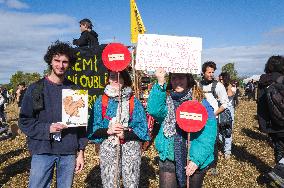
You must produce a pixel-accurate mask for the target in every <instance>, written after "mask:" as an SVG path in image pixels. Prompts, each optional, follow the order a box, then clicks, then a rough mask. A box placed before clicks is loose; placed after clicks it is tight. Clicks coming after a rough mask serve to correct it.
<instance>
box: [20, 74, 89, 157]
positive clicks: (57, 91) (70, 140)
mask: <svg viewBox="0 0 284 188" xmlns="http://www.w3.org/2000/svg"><path fill="white" fill-rule="evenodd" d="M35 88H36V83H33V84H31V85H30V86H29V87H28V89H27V91H26V93H25V96H24V98H23V103H22V108H21V112H20V119H19V127H20V129H21V130H22V131H23V133H25V134H26V135H27V143H28V148H29V150H30V152H31V154H43V153H45V154H76V153H77V151H78V150H84V149H85V147H86V145H87V142H88V140H87V137H86V128H85V127H74V128H67V129H64V130H63V131H62V134H61V136H62V140H61V141H60V142H57V141H55V140H53V139H52V135H51V134H50V130H49V129H50V125H51V124H52V123H55V122H61V121H62V101H61V100H62V89H71V88H72V85H71V82H70V81H68V80H65V82H64V83H63V84H54V83H51V82H50V81H48V80H47V79H46V78H45V79H44V87H43V91H42V92H43V97H44V109H43V110H41V111H40V112H39V113H36V112H35V111H34V109H33V105H32V104H33V97H32V96H33V95H32V92H33V90H34V89H35Z"/></svg>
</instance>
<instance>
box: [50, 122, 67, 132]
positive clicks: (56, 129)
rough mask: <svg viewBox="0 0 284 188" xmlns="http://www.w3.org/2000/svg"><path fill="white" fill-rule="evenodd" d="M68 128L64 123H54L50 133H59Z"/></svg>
mask: <svg viewBox="0 0 284 188" xmlns="http://www.w3.org/2000/svg"><path fill="white" fill-rule="evenodd" d="M66 128H68V127H67V125H64V124H62V123H52V124H51V125H50V127H49V132H50V133H58V132H61V131H62V130H63V129H66Z"/></svg>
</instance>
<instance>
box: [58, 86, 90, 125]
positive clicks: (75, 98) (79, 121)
mask: <svg viewBox="0 0 284 188" xmlns="http://www.w3.org/2000/svg"><path fill="white" fill-rule="evenodd" d="M62 123H64V124H66V125H67V126H68V127H78V126H87V124H88V90H72V89H63V90H62Z"/></svg>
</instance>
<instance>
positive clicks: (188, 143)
mask: <svg viewBox="0 0 284 188" xmlns="http://www.w3.org/2000/svg"><path fill="white" fill-rule="evenodd" d="M189 150H190V133H187V151H188V153H187V156H186V158H187V160H186V166H188V164H189V160H190V159H189V157H190V151H189ZM186 187H187V188H189V176H187V177H186Z"/></svg>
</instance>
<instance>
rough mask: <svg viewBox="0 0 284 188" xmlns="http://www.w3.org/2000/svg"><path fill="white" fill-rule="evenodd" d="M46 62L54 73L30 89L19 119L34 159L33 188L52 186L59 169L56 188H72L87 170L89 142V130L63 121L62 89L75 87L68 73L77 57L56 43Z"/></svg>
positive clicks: (71, 51) (48, 52) (31, 171)
mask: <svg viewBox="0 0 284 188" xmlns="http://www.w3.org/2000/svg"><path fill="white" fill-rule="evenodd" d="M44 60H45V62H46V63H47V64H48V66H49V68H50V70H51V73H50V74H49V75H48V76H46V77H44V78H43V79H41V80H39V81H38V82H35V83H33V84H31V85H30V86H29V87H28V89H27V91H26V93H25V95H24V98H23V101H22V105H21V111H20V117H19V127H20V129H21V131H22V132H23V133H24V134H25V135H26V136H27V143H28V148H29V151H30V153H31V156H32V160H31V170H30V178H29V187H30V188H39V187H50V184H51V181H52V178H53V177H54V174H53V172H54V168H55V167H56V187H57V188H71V187H72V182H73V177H74V172H75V173H79V172H81V171H82V170H83V167H84V150H85V147H86V145H87V142H88V139H87V138H86V128H85V127H72V128H71V127H69V128H68V127H67V125H65V124H63V123H62V122H61V121H62V90H63V89H73V86H74V83H72V82H71V81H69V80H67V79H66V78H65V73H66V71H67V69H68V68H69V67H71V66H72V65H74V64H75V62H76V55H75V51H74V49H73V48H72V47H71V46H70V45H69V44H68V43H63V42H60V41H56V42H55V43H53V44H52V45H50V46H49V47H48V49H47V52H46V54H45V56H44ZM38 95H39V96H41V97H34V96H38Z"/></svg>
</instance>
